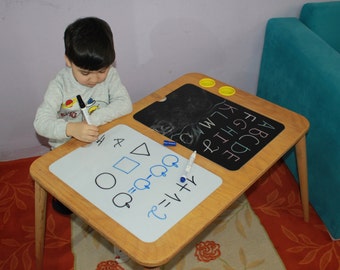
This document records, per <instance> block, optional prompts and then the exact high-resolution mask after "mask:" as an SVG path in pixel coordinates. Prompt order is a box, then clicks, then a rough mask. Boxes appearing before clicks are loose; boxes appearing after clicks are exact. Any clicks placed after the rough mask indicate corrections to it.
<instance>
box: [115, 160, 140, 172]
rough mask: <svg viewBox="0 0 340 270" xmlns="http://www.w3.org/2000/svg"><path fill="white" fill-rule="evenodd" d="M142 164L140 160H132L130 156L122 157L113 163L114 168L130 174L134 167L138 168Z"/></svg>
mask: <svg viewBox="0 0 340 270" xmlns="http://www.w3.org/2000/svg"><path fill="white" fill-rule="evenodd" d="M139 165H140V163H139V162H137V161H135V160H132V159H130V158H128V157H122V158H121V159H120V160H118V162H116V163H115V164H113V166H112V167H113V168H116V169H117V170H120V171H122V172H123V173H126V174H129V173H131V172H132V171H133V170H134V169H136V168H137V167H138V166H139Z"/></svg>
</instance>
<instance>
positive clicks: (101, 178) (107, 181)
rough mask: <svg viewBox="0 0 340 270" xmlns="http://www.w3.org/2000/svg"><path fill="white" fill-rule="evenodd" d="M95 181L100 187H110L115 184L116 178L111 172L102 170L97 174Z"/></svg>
mask: <svg viewBox="0 0 340 270" xmlns="http://www.w3.org/2000/svg"><path fill="white" fill-rule="evenodd" d="M95 182H96V185H97V186H98V187H100V188H102V189H111V188H113V187H114V186H115V185H116V183H117V180H116V177H115V176H114V175H113V174H111V173H107V172H104V173H101V174H98V175H97V177H96V180H95Z"/></svg>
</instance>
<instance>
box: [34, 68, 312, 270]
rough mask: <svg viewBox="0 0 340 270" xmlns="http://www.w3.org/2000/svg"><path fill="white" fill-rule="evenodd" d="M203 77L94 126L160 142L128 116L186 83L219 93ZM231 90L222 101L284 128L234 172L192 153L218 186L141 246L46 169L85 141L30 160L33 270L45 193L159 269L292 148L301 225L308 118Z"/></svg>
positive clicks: (39, 252) (187, 78) (39, 261)
mask: <svg viewBox="0 0 340 270" xmlns="http://www.w3.org/2000/svg"><path fill="white" fill-rule="evenodd" d="M206 77H207V76H206V75H203V74H198V73H190V74H186V75H184V76H182V77H180V78H178V79H177V80H175V81H173V82H171V83H169V84H168V85H166V86H164V87H162V88H160V89H159V90H157V91H155V92H154V93H152V94H150V95H148V96H147V97H145V98H143V99H142V100H140V101H138V102H136V103H135V104H134V108H133V112H132V113H131V114H129V115H127V116H124V117H121V118H119V119H117V120H114V121H113V122H111V123H109V124H106V125H104V126H102V127H100V132H105V131H107V130H109V129H110V128H112V127H114V126H115V125H117V124H125V125H128V126H130V127H131V128H134V129H135V130H137V131H139V132H141V133H142V134H144V135H146V136H148V137H150V138H151V139H153V140H154V141H156V142H159V143H162V142H163V140H164V139H166V138H165V137H164V136H163V135H161V134H159V133H157V132H155V131H154V130H152V129H150V128H147V127H145V126H144V125H143V124H141V123H139V122H137V121H136V120H134V118H133V115H134V113H136V112H138V111H140V110H142V109H143V108H145V107H147V106H148V105H150V104H152V103H153V102H155V101H158V100H161V99H163V98H164V97H165V96H166V95H168V94H169V93H171V92H172V91H174V90H176V89H177V88H179V87H180V86H182V85H184V84H187V83H190V84H194V85H197V86H199V87H201V88H203V89H205V90H207V91H209V92H212V93H215V94H217V95H219V94H218V89H219V88H220V87H221V86H225V85H226V84H225V83H223V82H220V81H218V80H215V79H214V80H215V82H216V85H215V86H213V87H209V88H204V87H202V86H200V85H199V80H200V79H202V78H206ZM235 89H236V93H235V94H234V95H232V96H229V97H226V99H228V100H230V101H232V102H235V103H237V104H240V105H241V106H243V107H246V108H248V109H250V110H252V111H255V112H257V113H259V114H262V115H264V116H267V117H269V118H271V119H273V120H276V121H278V122H280V123H282V124H284V126H285V129H284V130H283V131H282V132H281V133H280V134H279V135H278V136H277V137H275V138H274V139H273V140H272V141H271V142H270V143H269V144H267V145H266V146H265V147H264V148H263V149H262V150H261V151H260V152H258V153H257V154H256V155H255V156H254V157H253V158H252V159H251V160H249V161H248V162H247V163H246V164H245V165H244V166H242V167H241V168H240V169H239V170H237V171H230V170H227V169H225V168H223V167H221V166H220V165H218V164H216V163H214V162H212V161H210V160H208V159H206V158H204V157H203V156H201V155H198V156H197V158H196V160H195V163H197V164H198V165H200V166H202V167H204V168H207V169H208V170H210V171H212V172H214V173H215V174H216V175H218V176H219V177H221V178H222V180H223V183H222V184H221V186H219V188H218V189H216V190H215V191H214V192H213V193H212V194H211V195H210V196H209V197H207V198H206V199H205V200H204V201H203V202H202V203H201V204H199V205H198V206H197V207H196V208H194V209H193V210H192V211H191V212H190V213H189V214H188V215H186V216H185V217H184V218H183V219H181V220H180V221H179V222H178V223H177V224H176V225H175V226H173V227H172V228H171V229H170V230H169V231H167V232H166V233H165V234H164V235H163V236H161V237H160V238H159V239H158V240H156V241H155V242H152V243H146V242H143V241H141V240H140V239H138V238H137V237H136V236H134V235H133V234H131V233H130V232H129V231H128V230H126V229H125V228H124V227H122V226H121V225H119V224H118V223H117V222H116V221H115V220H113V219H112V218H110V217H109V216H107V215H106V214H104V213H103V212H102V211H100V210H99V209H98V208H96V207H95V206H94V205H93V204H91V203H90V202H89V201H87V200H86V198H84V197H82V196H81V195H80V194H78V193H77V192H76V191H74V190H73V189H72V188H70V187H69V186H68V185H67V184H65V183H64V182H63V181H62V180H60V179H59V178H57V177H56V176H55V175H54V174H52V173H51V172H50V171H49V165H50V164H52V163H53V162H55V161H56V160H58V159H60V158H62V157H63V156H65V155H66V154H68V153H70V152H71V151H73V150H75V149H76V148H78V147H81V146H84V145H85V143H82V142H80V141H77V140H75V139H71V140H70V141H69V142H68V143H66V144H64V145H62V146H60V147H58V148H56V149H54V150H53V151H51V152H49V153H47V154H45V155H43V156H42V157H40V158H38V159H37V160H35V161H34V163H33V164H32V165H31V167H30V173H31V176H32V178H33V179H34V180H35V238H36V267H37V269H42V266H43V250H44V239H45V226H46V200H47V192H48V193H50V194H52V195H53V196H54V197H56V198H57V199H58V200H60V201H61V202H62V203H64V204H65V205H66V206H67V207H69V208H70V209H71V210H72V211H73V212H74V213H75V214H76V215H78V216H79V217H81V218H82V219H83V220H84V221H85V222H86V223H88V224H89V225H90V226H91V227H92V228H93V229H95V230H97V231H98V232H99V233H100V234H101V235H102V236H103V237H105V238H106V239H107V240H109V241H110V242H111V243H112V244H114V245H117V246H119V247H120V248H121V249H122V250H123V251H124V252H126V253H127V254H128V255H129V256H130V258H131V259H133V260H135V261H136V262H137V263H139V264H140V265H143V266H144V267H145V269H160V268H159V267H160V266H162V265H164V264H166V263H167V262H169V261H170V259H172V258H173V257H174V256H175V255H176V254H177V253H178V252H179V251H180V250H181V249H183V248H184V247H185V246H186V245H187V244H189V243H190V242H191V241H192V240H193V239H194V238H195V237H196V236H197V235H198V234H200V233H201V232H202V231H203V230H204V229H205V228H206V227H207V226H208V225H209V224H210V223H211V222H212V221H213V220H215V219H216V218H217V217H218V216H219V215H220V214H221V213H222V212H223V211H225V210H226V209H227V208H228V207H229V206H230V205H231V204H232V203H233V202H234V201H235V200H236V199H237V198H238V197H239V196H240V195H242V194H243V193H244V192H245V191H246V190H247V189H248V188H249V187H250V186H251V185H252V184H253V183H254V182H255V181H257V180H258V179H259V178H260V177H261V176H262V175H263V174H264V173H265V172H266V171H267V170H268V169H269V168H271V167H272V166H273V165H274V164H275V163H276V162H277V161H278V160H279V159H280V158H281V157H282V156H283V155H284V154H286V153H287V152H288V151H289V150H290V149H291V148H292V147H294V146H295V151H296V156H297V166H298V172H299V181H300V191H301V199H302V205H303V213H304V220H305V221H306V222H307V221H308V219H309V211H308V210H309V201H308V178H307V158H306V138H305V135H306V133H307V131H308V129H309V122H308V120H307V119H306V118H304V117H303V116H301V115H299V114H297V113H294V112H292V111H290V110H288V109H285V108H282V107H280V106H278V105H275V104H273V103H271V102H268V101H266V100H264V99H261V98H259V97H257V96H254V95H252V94H249V93H247V92H244V91H242V90H240V89H238V88H235ZM172 150H173V151H175V152H177V153H179V154H181V155H182V156H184V157H186V158H188V157H189V156H190V154H191V150H189V149H187V148H186V147H184V146H182V145H177V146H176V147H174V148H172ZM232 179H237V181H232ZM112 228H114V229H112Z"/></svg>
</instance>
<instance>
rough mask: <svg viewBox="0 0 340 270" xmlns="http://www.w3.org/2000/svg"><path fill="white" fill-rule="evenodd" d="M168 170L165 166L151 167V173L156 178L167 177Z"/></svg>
mask: <svg viewBox="0 0 340 270" xmlns="http://www.w3.org/2000/svg"><path fill="white" fill-rule="evenodd" d="M167 171H168V169H167V168H166V167H165V166H163V165H154V166H151V167H150V173H151V174H152V175H153V176H155V177H161V176H163V177H165V176H166V173H167Z"/></svg>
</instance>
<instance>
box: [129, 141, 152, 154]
mask: <svg viewBox="0 0 340 270" xmlns="http://www.w3.org/2000/svg"><path fill="white" fill-rule="evenodd" d="M130 154H133V155H140V156H150V152H149V149H148V146H147V145H146V143H142V144H141V145H139V146H137V147H136V148H135V149H133V150H132V151H131V152H130Z"/></svg>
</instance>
